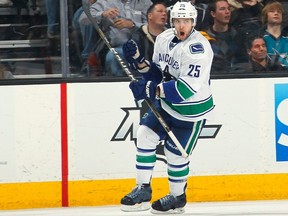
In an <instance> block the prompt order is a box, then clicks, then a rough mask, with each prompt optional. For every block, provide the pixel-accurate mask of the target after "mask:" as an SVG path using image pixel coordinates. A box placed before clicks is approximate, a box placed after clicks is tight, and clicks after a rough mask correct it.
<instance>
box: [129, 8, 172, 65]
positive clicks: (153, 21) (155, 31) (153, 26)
mask: <svg viewBox="0 0 288 216" xmlns="http://www.w3.org/2000/svg"><path fill="white" fill-rule="evenodd" d="M146 18H147V24H144V25H142V26H141V27H140V28H139V29H137V31H136V32H135V33H134V34H133V35H132V37H131V39H132V40H134V41H136V42H137V43H138V45H139V48H140V49H141V53H143V55H144V57H145V59H147V60H148V61H151V60H152V55H153V50H154V43H155V40H156V37H157V36H158V35H159V34H160V33H162V32H163V31H164V30H165V29H166V27H165V25H166V23H167V8H166V5H165V3H163V2H162V3H161V2H158V3H154V4H152V5H151V6H150V7H149V8H148V10H147V15H146Z"/></svg>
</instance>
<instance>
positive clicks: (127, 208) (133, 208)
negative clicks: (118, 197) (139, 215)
mask: <svg viewBox="0 0 288 216" xmlns="http://www.w3.org/2000/svg"><path fill="white" fill-rule="evenodd" d="M120 209H121V210H122V211H124V212H138V211H147V210H149V209H150V202H142V203H137V204H135V205H121V207H120Z"/></svg>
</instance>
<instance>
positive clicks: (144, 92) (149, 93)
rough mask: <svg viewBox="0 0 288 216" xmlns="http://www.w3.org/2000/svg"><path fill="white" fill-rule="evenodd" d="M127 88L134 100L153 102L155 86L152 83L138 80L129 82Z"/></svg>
mask: <svg viewBox="0 0 288 216" xmlns="http://www.w3.org/2000/svg"><path fill="white" fill-rule="evenodd" d="M129 88H130V89H131V90H132V93H133V96H134V98H135V99H136V100H142V99H147V98H148V99H151V100H154V99H155V96H156V89H157V84H156V83H154V82H152V81H145V80H144V79H140V80H138V81H132V82H130V85H129Z"/></svg>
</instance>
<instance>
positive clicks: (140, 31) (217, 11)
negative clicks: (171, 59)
mask: <svg viewBox="0 0 288 216" xmlns="http://www.w3.org/2000/svg"><path fill="white" fill-rule="evenodd" d="M159 2H160V3H161V4H160V5H159V4H158V5H157V7H152V9H153V10H154V11H155V12H153V11H152V13H151V10H152V9H151V7H150V6H151V5H152V4H155V3H159ZM175 2H177V1H175V0H166V1H165V0H154V1H151V2H150V1H148V0H147V1H138V0H130V1H125V0H124V1H121V0H114V1H107V0H97V1H96V2H95V3H94V4H92V5H91V7H90V11H91V13H92V15H93V16H94V17H95V18H96V19H97V21H98V22H100V24H101V25H102V27H103V28H102V29H103V31H104V32H105V33H106V35H107V38H109V40H110V43H111V45H112V46H113V47H115V48H116V50H117V52H118V53H120V54H121V56H122V50H121V45H122V44H123V43H124V42H125V41H127V40H128V39H130V38H133V39H134V40H136V41H137V42H138V43H139V45H140V47H143V49H144V52H145V56H146V59H151V57H152V50H153V43H154V40H155V38H156V37H157V35H158V34H159V33H161V32H162V31H163V30H164V29H165V28H169V10H170V9H171V7H173V5H174V4H175ZM190 2H191V4H193V5H194V6H195V8H196V9H197V11H198V17H197V25H196V27H195V29H196V30H198V31H200V32H201V33H202V34H203V35H204V36H205V37H206V38H207V39H208V40H209V41H210V43H211V46H212V48H213V51H214V60H213V66H212V71H211V73H212V74H217V73H250V72H260V71H285V70H288V62H287V59H288V57H287V53H288V32H287V29H288V20H287V17H286V11H287V8H288V2H287V3H286V1H281V0H279V1H275V0H213V1H207V0H192V1H190ZM136 5H137V6H136ZM164 7H165V8H166V11H167V12H164V9H163V8H164ZM148 8H149V10H148ZM147 10H148V13H147ZM128 12H129V13H128ZM161 13H162V18H161ZM153 14H159V17H158V18H155V17H156V16H154V15H153ZM80 19H81V20H80V23H81V24H83V25H84V24H85V23H86V24H87V23H89V21H88V22H87V19H86V22H85V14H84V13H83V14H82V18H80ZM123 19H124V20H128V22H124V21H123ZM154 19H155V20H154ZM157 19H159V20H157ZM120 20H122V21H121V22H123V23H122V24H118V25H117V21H118V22H120ZM163 20H166V24H165V25H164V24H163ZM149 26H151V27H149ZM152 26H153V27H152ZM155 27H156V29H157V28H158V30H157V31H155ZM135 32H136V33H135ZM100 40H101V39H100ZM263 44H264V45H265V46H263ZM102 47H105V46H102ZM96 49H97V48H96ZM104 50H105V48H104ZM105 52H106V53H108V54H106V53H105V55H106V58H105V59H103V52H102V53H101V52H100V53H101V55H99V49H98V50H97V53H96V56H98V57H99V58H101V60H102V64H103V65H105V73H106V75H114V76H123V75H125V74H124V73H121V72H119V71H121V68H120V67H118V66H117V64H118V63H117V61H115V59H113V54H112V53H110V55H109V51H107V49H106V51H105ZM256 59H257V60H256ZM109 60H110V61H109ZM263 62H265V64H264V63H263ZM262 63H263V64H262ZM258 64H259V65H258ZM261 65H262V67H260V66H261ZM113 67H114V69H113Z"/></svg>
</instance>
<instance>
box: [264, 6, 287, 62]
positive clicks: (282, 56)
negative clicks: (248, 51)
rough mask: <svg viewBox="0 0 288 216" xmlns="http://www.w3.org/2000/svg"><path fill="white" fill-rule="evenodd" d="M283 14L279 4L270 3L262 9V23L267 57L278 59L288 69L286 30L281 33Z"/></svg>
mask: <svg viewBox="0 0 288 216" xmlns="http://www.w3.org/2000/svg"><path fill="white" fill-rule="evenodd" d="M283 13H284V9H283V7H282V4H281V3H280V2H278V1H273V2H270V3H268V4H266V5H265V7H264V8H263V11H262V23H263V25H264V39H265V41H266V47H267V53H268V55H269V57H270V58H271V59H274V58H276V59H278V60H279V61H280V62H281V64H283V65H284V66H285V67H287V68H288V57H287V55H288V35H287V31H286V30H285V31H282V22H283Z"/></svg>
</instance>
